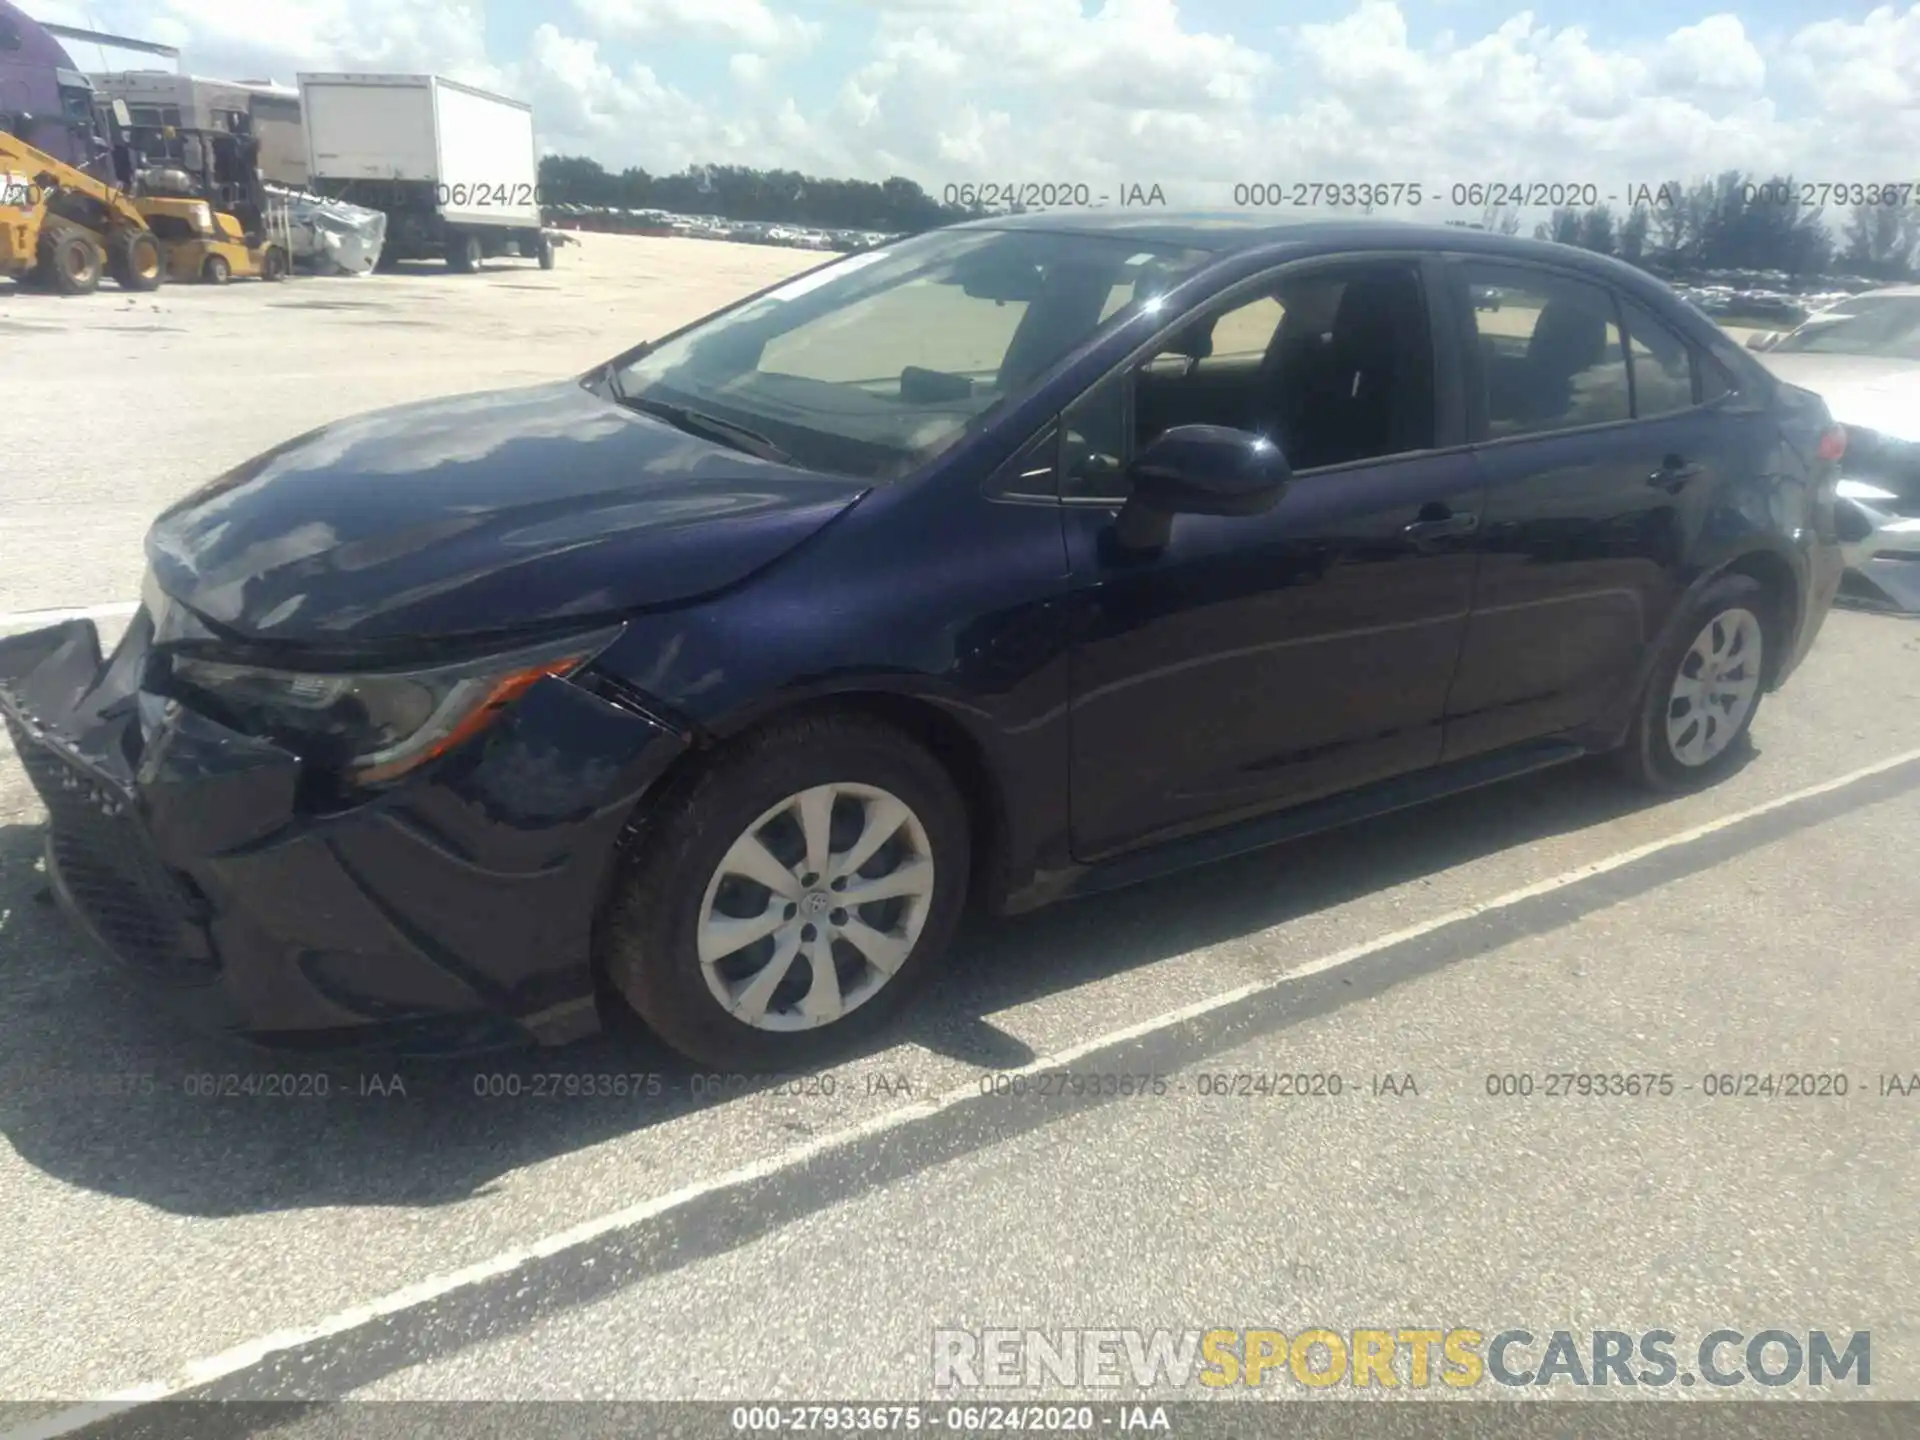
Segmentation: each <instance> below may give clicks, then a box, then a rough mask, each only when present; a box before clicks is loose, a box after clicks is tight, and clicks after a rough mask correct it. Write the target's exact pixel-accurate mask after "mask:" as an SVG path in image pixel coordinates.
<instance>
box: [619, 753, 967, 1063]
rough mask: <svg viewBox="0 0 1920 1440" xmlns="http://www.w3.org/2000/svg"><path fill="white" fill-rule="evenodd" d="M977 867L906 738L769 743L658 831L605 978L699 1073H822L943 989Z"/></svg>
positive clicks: (938, 774)
mask: <svg viewBox="0 0 1920 1440" xmlns="http://www.w3.org/2000/svg"><path fill="white" fill-rule="evenodd" d="M969 853H970V851H969V841H968V826H967V816H966V808H965V806H964V805H963V803H962V802H961V800H960V797H959V794H958V792H957V791H956V790H955V789H954V786H953V782H952V781H951V780H950V779H949V778H948V776H947V773H946V771H945V770H944V769H943V768H942V767H941V766H940V764H939V763H938V762H937V761H935V760H934V759H933V757H932V756H931V755H929V754H928V753H927V752H926V751H925V750H923V749H921V748H920V746H918V745H917V744H915V743H914V742H913V741H912V740H911V739H909V738H908V737H907V736H905V735H904V734H902V733H900V732H899V731H897V730H894V729H893V728H891V727H890V726H886V725H882V724H879V723H877V722H874V721H870V720H866V719H864V718H860V717H854V716H827V717H815V718H808V719H804V720H795V721H789V722H786V723H783V724H779V725H775V726H772V727H770V728H769V729H767V730H765V731H762V732H760V733H758V734H756V735H754V736H752V737H750V738H749V739H747V740H746V741H744V742H741V743H740V744H739V745H737V746H736V747H735V748H734V749H733V750H732V752H731V753H729V754H726V755H724V756H723V757H722V758H721V759H720V760H718V761H717V762H716V763H715V764H714V765H712V766H711V767H710V768H708V769H707V770H705V771H704V772H702V773H701V774H700V775H699V777H698V778H697V779H695V780H693V781H692V782H691V783H690V784H687V785H685V786H683V787H682V788H681V789H680V790H679V793H678V795H677V796H676V797H675V798H672V799H669V800H668V801H666V802H665V806H664V809H663V810H662V811H661V813H659V814H658V815H656V816H652V817H650V820H649V833H648V836H647V838H646V839H645V840H643V842H642V843H641V845H640V846H639V848H638V849H637V851H636V852H635V853H634V854H633V855H632V856H631V857H629V859H628V860H627V861H626V863H625V868H624V870H623V872H622V873H621V875H620V876H619V877H618V880H617V883H616V888H615V890H614V894H613V898H612V900H611V902H610V903H609V906H608V910H607V913H606V915H605V917H604V920H603V924H602V927H601V931H600V941H601V955H602V959H603V962H604V964H605V965H606V970H607V975H608V978H609V979H610V980H612V982H613V983H614V985H615V986H616V987H617V988H618V989H619V990H620V992H621V993H622V994H623V995H624V996H625V997H626V999H627V1000H628V1002H629V1003H630V1004H631V1005H632V1006H633V1008H634V1009H635V1010H636V1011H637V1012H638V1013H639V1015H640V1017H641V1018H642V1019H643V1020H644V1021H646V1023H647V1024H648V1025H649V1026H650V1027H651V1028H652V1029H653V1030H654V1032H655V1033H656V1034H657V1035H659V1036H660V1038H661V1039H662V1040H664V1041H665V1042H666V1043H667V1044H669V1045H671V1046H672V1047H673V1048H674V1049H675V1050H678V1051H679V1052H680V1053H681V1054H683V1055H686V1056H688V1057H689V1058H691V1059H693V1060H695V1061H697V1062H699V1063H702V1064H706V1065H712V1066H715V1067H718V1068H721V1069H726V1070H738V1071H767V1070H781V1069H788V1068H794V1067H802V1066H809V1065H812V1064H814V1063H816V1062H818V1061H820V1060H822V1059H825V1058H828V1057H830V1056H831V1055H833V1054H835V1053H838V1052H839V1051H841V1050H842V1049H844V1048H845V1047H846V1046H847V1045H849V1044H852V1043H855V1042H857V1041H858V1040H859V1039H860V1038H862V1037H863V1036H866V1035H868V1034H871V1033H872V1032H873V1031H875V1030H876V1029H878V1028H880V1027H881V1026H882V1025H884V1024H885V1023H886V1022H887V1020H888V1019H890V1018H891V1017H892V1015H893V1014H894V1013H895V1012H897V1011H898V1010H899V1008H900V1007H901V1006H902V1005H904V1004H905V1003H906V1002H907V1001H908V1000H909V999H911V997H912V994H913V991H914V990H915V989H916V988H917V987H918V986H919V985H920V984H921V983H922V982H924V981H925V979H926V978H927V977H928V975H929V974H930V973H931V972H932V970H933V968H934V966H935V964H936V963H937V961H938V959H939V957H940V954H941V952H942V951H944V950H945V949H946V946H947V942H948V940H949V939H950V938H951V936H952V934H953V929H954V926H955V924H956V923H957V922H958V920H959V915H960V910H961V906H962V903H963V901H964V898H965V895H966V891H967V870H968V861H969Z"/></svg>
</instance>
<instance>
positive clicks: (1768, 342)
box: [1747, 330, 1780, 350]
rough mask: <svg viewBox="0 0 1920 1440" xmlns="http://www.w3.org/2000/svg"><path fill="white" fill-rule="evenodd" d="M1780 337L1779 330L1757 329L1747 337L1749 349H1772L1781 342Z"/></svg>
mask: <svg viewBox="0 0 1920 1440" xmlns="http://www.w3.org/2000/svg"><path fill="white" fill-rule="evenodd" d="M1779 339H1780V332H1779V331H1778V330H1756V331H1754V333H1753V334H1751V335H1749V336H1748V337H1747V348H1748V349H1749V350H1771V349H1772V348H1773V347H1774V345H1775V344H1777V343H1778V342H1779Z"/></svg>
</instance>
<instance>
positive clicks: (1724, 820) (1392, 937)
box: [0, 749, 1920, 1440]
mask: <svg viewBox="0 0 1920 1440" xmlns="http://www.w3.org/2000/svg"><path fill="white" fill-rule="evenodd" d="M1916 761H1920V749H1916V750H1908V751H1906V752H1904V753H1902V754H1899V755H1895V756H1892V757H1890V758H1889V759H1886V760H1881V761H1879V762H1877V763H1875V764H1872V765H1866V766H1862V767H1861V768H1860V769H1858V770H1851V771H1848V772H1847V773H1846V774H1844V775H1840V776H1837V777H1836V778H1834V779H1832V780H1826V781H1822V782H1821V783H1820V784H1818V785H1809V786H1807V787H1806V788H1805V789H1802V790H1795V791H1793V792H1792V793H1791V794H1788V795H1781V796H1777V797H1776V798H1774V799H1772V800H1766V801H1762V802H1761V803H1760V804H1758V805H1753V806H1749V807H1748V808H1747V809H1745V810H1738V811H1735V812H1733V813H1732V814H1730V815H1722V816H1720V817H1719V818H1718V819H1714V820H1709V821H1706V822H1705V823H1703V824H1700V825H1695V826H1693V827H1691V828H1690V829H1686V830H1681V831H1677V832H1675V833H1674V834H1672V835H1668V836H1666V837H1664V838H1662V839H1659V840H1653V841H1649V842H1648V843H1646V844H1644V845H1637V846H1635V847H1634V848H1633V849H1631V850H1622V851H1620V852H1619V853H1618V854H1614V855H1609V856H1607V857H1606V858H1605V859H1603V860H1596V861H1593V862H1591V863H1589V864H1586V865H1579V866H1576V867H1574V868H1573V869H1571V870H1565V871H1562V872H1561V873H1560V874H1558V875H1554V876H1551V877H1549V878H1547V879H1545V880H1539V881H1536V882H1535V883H1533V884H1531V885H1525V886H1522V887H1521V888H1520V889H1518V890H1509V891H1507V892H1506V893H1505V894H1504V895H1499V896H1496V897H1494V898H1493V899H1491V900H1486V901H1481V902H1479V903H1476V904H1471V905H1463V906H1461V907H1459V908H1458V909H1455V910H1449V911H1447V912H1446V913H1445V914H1442V915H1436V916H1434V917H1433V918H1432V919H1429V920H1422V921H1421V922H1419V923H1418V924H1416V925H1410V926H1408V927H1406V928H1405V929H1403V930H1396V931H1394V932H1393V933H1391V934H1388V935H1381V936H1377V937H1375V938H1374V939H1371V940H1365V941H1362V942H1360V943H1359V944H1357V945H1350V946H1348V947H1347V948H1346V949H1344V950H1338V951H1335V952H1334V953H1332V954H1330V955H1323V956H1321V957H1319V958H1318V959H1315V960H1309V961H1307V962H1306V963H1305V964H1302V965H1297V966H1294V967H1293V968H1292V969H1290V970H1288V971H1287V972H1286V973H1285V974H1283V975H1278V976H1274V977H1272V978H1270V979H1263V980H1255V981H1251V982H1249V983H1248V984H1245V985H1241V986H1237V987H1236V988H1234V989H1232V990H1227V991H1223V992H1221V993H1220V994H1217V995H1212V996H1209V997H1208V998H1206V999H1204V1000H1197V1001H1195V1002H1193V1003H1192V1004H1190V1005H1183V1006H1181V1007H1180V1008H1179V1009H1177V1010H1171V1011H1168V1012H1167V1013H1165V1014H1162V1015H1158V1016H1155V1017H1153V1018H1152V1019H1149V1020H1144V1021H1141V1022H1139V1023H1138V1024H1134V1025H1128V1026H1123V1027H1122V1028H1120V1029H1117V1030H1109V1031H1107V1032H1105V1033H1104V1034H1101V1035H1096V1036H1094V1037H1092V1038H1091V1039H1088V1040H1083V1041H1081V1042H1080V1043H1079V1044H1077V1045H1071V1046H1069V1047H1067V1048H1066V1049H1064V1050H1057V1051H1055V1052H1053V1053H1052V1054H1050V1055H1043V1056H1041V1057H1039V1058H1038V1059H1036V1060H1034V1061H1032V1062H1031V1063H1029V1064H1026V1065H1022V1066H1020V1067H1018V1068H1017V1069H1011V1070H1007V1071H1003V1072H996V1073H1003V1074H1006V1075H1008V1076H1009V1077H1010V1078H1017V1077H1020V1076H1031V1075H1038V1074H1042V1073H1045V1072H1048V1071H1055V1070H1060V1069H1062V1068H1064V1067H1067V1066H1070V1065H1071V1064H1072V1063H1073V1062H1074V1061H1076V1060H1079V1059H1081V1058H1083V1057H1085V1056H1087V1055H1091V1054H1094V1053H1097V1052H1099V1051H1101V1050H1105V1049H1108V1048H1110V1047H1112V1046H1116V1045H1123V1044H1126V1043H1128V1042H1130V1041H1134V1040H1139V1039H1143V1038H1145V1037H1147V1036H1149V1035H1153V1034H1156V1033H1157V1032H1159V1031H1163V1030H1168V1029H1171V1028H1173V1027H1175V1026H1177V1025H1182V1024H1185V1023H1187V1022H1188V1021H1191V1020H1196V1019H1199V1018H1201V1017H1202V1016H1205V1015H1208V1014H1210V1013H1212V1012H1214V1011H1216V1010H1222V1009H1225V1008H1226V1007H1228V1006H1231V1005H1237V1004H1239V1003H1240V1002H1242V1001H1245V1000H1249V999H1252V998H1253V997H1255V996H1257V995H1261V994H1263V993H1266V992H1269V991H1274V990H1278V989H1280V988H1282V987H1284V986H1286V985H1289V984H1292V983H1294V982H1296V981H1299V980H1302V979H1305V978H1306V977H1308V976H1313V975H1323V974H1325V973H1326V972H1328V971H1330V970H1337V969H1340V968H1341V967H1343V966H1347V965H1352V964H1355V963H1356V962H1358V961H1360V960H1364V959H1365V958H1366V957H1367V956H1369V955H1374V954H1377V953H1379V952H1381V951H1384V950H1390V949H1393V948H1394V947H1396V946H1399V945H1403V944H1405V943H1406V942H1408V941H1410V940H1416V939H1418V938H1419V937H1421V936H1423V935H1426V934H1430V933H1431V932H1433V931H1436V930H1442V929H1445V928H1446V927H1448V926H1450V925H1458V924H1460V923H1461V922H1463V921H1467V920H1471V919H1473V918H1475V917H1476V916H1480V915H1484V914H1486V913H1488V912H1489V911H1494V910H1504V909H1507V908H1508V907H1510V906H1513V905H1518V904H1520V903H1521V902H1523V901H1526V900H1531V899H1533V898H1534V897H1536V896H1539V895H1545V894H1548V893H1550V892H1552V891H1555V890H1561V889H1565V888H1566V887H1567V886H1569V885H1577V884H1579V883H1580V882H1581V881H1583V880H1589V879H1592V878H1593V877H1594V876H1596V875H1603V874H1606V873H1607V872H1608V871H1611V870H1618V869H1620V868H1622V867H1623V866H1627V865H1631V864H1633V863H1634V862H1635V861H1638V860H1644V859H1646V858H1647V857H1648V856H1650V855H1657V854H1659V853H1660V852H1661V851H1664V850H1672V849H1676V848H1678V847H1680V846H1683V845H1689V844H1692V843H1693V842H1695V841H1697V840H1701V839H1704V838H1706V837H1707V836H1709V835H1713V834H1715V833H1717V832H1719V831H1722V830H1727V829H1730V828H1732V827H1733V826H1735V825H1740V824H1743V823H1745V822H1746V821H1749V820H1752V819H1755V818H1757V817H1759V816H1761V815H1766V814H1769V813H1771V812H1773V811H1776V810H1782V809H1785V808H1786V807H1787V806H1789V805H1796V804H1799V803H1800V802H1801V801H1804V800H1809V799H1812V798H1814V797H1815V796H1819V795H1824V794H1827V793H1828V792H1830V791H1834V790H1840V789H1844V788H1845V787H1846V786H1849V785H1853V784H1857V783H1858V782H1859V781H1862V780H1866V779H1869V778H1871V777H1872V776H1875V775H1878V774H1881V773H1883V772H1885V771H1889V770H1897V769H1899V768H1900V767H1901V766H1903V765H1910V764H1913V763H1914V762H1916ZM979 1094H980V1089H979V1085H978V1084H977V1082H974V1081H969V1082H968V1083H966V1084H964V1085H959V1086H956V1087H954V1088H953V1089H951V1090H946V1091H943V1092H941V1093H940V1094H938V1095H932V1096H929V1097H927V1098H926V1099H924V1100H919V1101H915V1102H913V1103H910V1104H905V1105H901V1106H899V1107H898V1108H896V1109H893V1110H889V1111H888V1112H886V1113H885V1114H883V1115H877V1116H874V1117H872V1118H870V1119H868V1120H864V1121H861V1122H859V1123H858V1124H854V1125H848V1126H846V1127H844V1128H843V1129H840V1130H835V1131H832V1132H830V1133H828V1134H825V1135H821V1136H818V1137H816V1138H814V1139H812V1140H808V1141H806V1142H804V1143H802V1144H799V1145H795V1146H792V1147H791V1148H789V1149H787V1150H783V1151H782V1152H780V1153H779V1154H778V1155H775V1156H772V1157H770V1158H768V1159H765V1160H756V1161H754V1162H752V1163H751V1164H748V1165H742V1166H739V1167H738V1168H736V1169H733V1170H728V1171H726V1172H724V1173H722V1174H719V1175H715V1176H713V1177H711V1178H709V1179H705V1180H699V1181H696V1182H694V1183H693V1184H691V1185H687V1186H684V1187H682V1188H681V1189H679V1190H675V1191H672V1192H670V1193H669V1194H666V1195H661V1196H657V1197H655V1198H654V1199H651V1200H643V1201H640V1202H638V1203H636V1204H633V1205H629V1206H626V1207H624V1208H623V1209H619V1210H614V1211H610V1212H608V1213H606V1214H604V1215H600V1216H596V1217H595V1218H593V1219H591V1220H586V1221H583V1222H581V1223H580V1224H578V1225H575V1226H572V1227H570V1228H568V1229H565V1230H561V1231H558V1232H556V1233H554V1234H552V1235H548V1236H546V1237H544V1238H542V1239H539V1240H535V1241H533V1242H531V1243H529V1244H525V1245H520V1246H516V1247H514V1248H512V1249H509V1250H503V1251H501V1252H500V1253H499V1254H497V1255H495V1256H492V1257H491V1258H489V1259H486V1260H481V1261H477V1262H475V1263H474V1264H471V1265H467V1266H463V1267H461V1268H460V1269H458V1270H451V1271H448V1272H446V1273H445V1274H442V1275H436V1276H433V1277H431V1278H429V1279H425V1280H421V1281H418V1282H416V1283H415V1284H412V1285H407V1286H403V1287H401V1288H400V1289H398V1290H394V1291H391V1292H390V1293H388V1294H386V1295H382V1296H380V1297H379V1298H377V1299H374V1300H369V1301H366V1302H365V1303H364V1304H360V1305H355V1306H352V1307H350V1308H348V1309H345V1310H341V1311H339V1312H338V1313H336V1314H333V1315H330V1316H327V1317H326V1318H325V1319H322V1320H318V1321H315V1322H313V1323H312V1324H309V1325H304V1326H300V1327H297V1328H294V1329H288V1330H280V1331H276V1332H274V1333H273V1334H270V1335H263V1336H260V1337H259V1338H257V1339H254V1340H249V1341H246V1342H244V1343H243V1344H240V1345H236V1346H234V1347H233V1348H232V1349H230V1350H225V1351H222V1352H220V1353H219V1354H217V1355H209V1356H206V1357H204V1358H202V1359H198V1360H193V1361H189V1362H188V1363H187V1364H186V1365H184V1366H182V1367H181V1368H180V1369H179V1370H178V1371H176V1372H175V1373H174V1374H173V1375H171V1376H170V1377H168V1378H167V1379H165V1380H155V1381H150V1382H148V1383H146V1384H143V1385H136V1386H133V1387H131V1388H129V1389H126V1390H121V1391H117V1392H115V1393H113V1394H110V1395H107V1396H103V1397H101V1398H100V1399H98V1400H95V1401H91V1402H88V1403H85V1404H81V1405H76V1406H72V1407H70V1408H68V1409H65V1410H62V1411H60V1412H58V1413H56V1414H54V1415H50V1416H47V1417H45V1418H43V1419H42V1420H40V1421H38V1422H33V1423H29V1424H28V1425H26V1426H24V1427H22V1428H19V1429H15V1430H10V1431H7V1432H5V1433H4V1434H3V1435H0V1440H53V1437H56V1436H61V1435H69V1434H72V1433H73V1432H74V1431H76V1430H79V1429H83V1428H84V1427H86V1426H87V1425H91V1424H95V1423H97V1422H99V1421H100V1420H102V1419H104V1418H107V1417H108V1416H110V1415H113V1414H117V1413H119V1412H121V1411H124V1410H127V1409H131V1408H133V1407H136V1406H139V1405H143V1404H148V1403H151V1402H153V1401H157V1400H164V1399H167V1398H168V1397H169V1396H174V1395H178V1394H180V1393H182V1392H184V1391H188V1390H192V1389H195V1388H197V1387H199V1386H202V1385H206V1384H209V1383H211V1382H213V1381H216V1380H220V1379H223V1378H225V1377H227V1376H230V1375H233V1374H235V1373H236V1372H238V1371H242V1370H245V1369H247V1368H248V1367H249V1366H251V1365H255V1364H258V1363H259V1362H260V1361H262V1360H263V1359H265V1358H266V1357H267V1356H269V1355H271V1354H273V1353H274V1352H275V1351H279V1350H286V1349H291V1348H294V1347H296V1346H301V1345H308V1344H312V1343H313V1342H315V1341H318V1340H323V1339H325V1338H327V1337H329V1336H332V1335H337V1334H340V1333H341V1332H343V1331H347V1330H352V1329H355V1328H357V1327H359V1326H363V1325H367V1324H369V1323H371V1322H373V1321H375V1320H378V1319H380V1318H382V1317H384V1316H390V1315H394V1314H397V1313H399V1312H401V1311H404V1310H409V1309H412V1308H413V1307H415V1306H419V1305H423V1304H426V1303H428V1302H430V1301H433V1300H436V1299H439V1298H441V1297H443V1296H446V1295H449V1294H451V1293H453V1292H455V1291H459V1290H463V1289H466V1288H468V1287H470V1286H474V1285H478V1284H480V1283H482V1282H484V1281H487V1280H490V1279H493V1278H494V1277H496V1276H499V1275H504V1274H506V1273H508V1272H509V1271H512V1270H516V1269H518V1268H520V1267H521V1266H523V1265H527V1264H529V1263H531V1262H532V1261H535V1260H541V1259H545V1258H547V1257H550V1256H553V1255H557V1254H560V1253H562V1252H564V1251H567V1250H572V1249H576V1248H578V1247H580V1246H583V1245H587V1244H589V1243H590V1242H592V1241H595V1240H598V1239H600V1238H601V1237H603V1236H606V1235H608V1234H611V1233H612V1232H614V1231H618V1230H624V1229H629V1228H631V1227H633V1226H636V1225H639V1224H641V1223H642V1222H644V1221H647V1220H651V1219H653V1218H655V1217H657V1216H660V1215H665V1214H668V1213H670V1212H672V1211H674V1210H678V1209H681V1208H683V1207H685V1206H687V1205H689V1204H691V1203H692V1202H694V1201H696V1200H699V1199H701V1198H702V1197H704V1196H707V1195H711V1194H713V1193H714V1192H716V1191H721V1190H728V1189H732V1188H734V1187H736V1186H741V1185H747V1184H752V1183H755V1182H758V1181H761V1180H764V1179H766V1178H768V1177H770V1176H773V1175H776V1174H778V1173H780V1172H781V1171H784V1170H790V1169H793V1168H795V1167H797V1166H800V1165H803V1164H805V1163H806V1162H807V1161H809V1160H811V1159H813V1158H814V1157H815V1156H818V1155H820V1154H822V1153H824V1152H826V1151H831V1150H836V1149H839V1148H840V1147H842V1146H845V1145H848V1144H850V1143H853V1142H855V1141H859V1140H862V1139H865V1138H868V1137H870V1136H873V1135H878V1134H882V1133H885V1132H886V1131H889V1130H897V1129H899V1128H901V1127H903V1126H905V1125H908V1124H911V1123H912V1122H914V1121H916V1120H924V1119H927V1118H929V1117H931V1116H934V1115H938V1114H939V1113H940V1112H942V1111H944V1110H947V1109H949V1108H951V1107H952V1106H954V1105H957V1104H960V1103H961V1102H962V1101H965V1100H970V1099H977V1098H978V1097H979Z"/></svg>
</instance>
